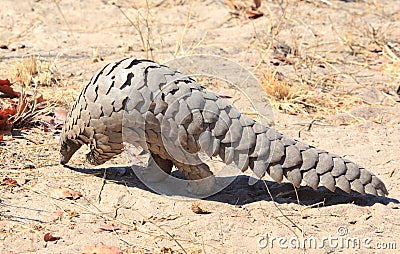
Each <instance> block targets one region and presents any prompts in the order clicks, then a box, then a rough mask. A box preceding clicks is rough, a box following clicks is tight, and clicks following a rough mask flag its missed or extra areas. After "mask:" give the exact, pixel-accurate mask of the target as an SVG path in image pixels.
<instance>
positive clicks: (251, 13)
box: [246, 8, 264, 19]
mask: <svg viewBox="0 0 400 254" xmlns="http://www.w3.org/2000/svg"><path fill="white" fill-rule="evenodd" d="M246 14H247V17H248V18H249V19H256V18H259V17H262V16H264V13H263V12H262V11H260V10H256V9H254V8H248V9H246Z"/></svg>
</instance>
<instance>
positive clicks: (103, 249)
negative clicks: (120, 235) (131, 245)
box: [79, 243, 123, 254]
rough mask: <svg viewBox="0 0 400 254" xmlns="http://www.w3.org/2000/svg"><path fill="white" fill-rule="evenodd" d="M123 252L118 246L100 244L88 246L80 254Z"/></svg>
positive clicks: (117, 253) (115, 253) (120, 253)
mask: <svg viewBox="0 0 400 254" xmlns="http://www.w3.org/2000/svg"><path fill="white" fill-rule="evenodd" d="M122 253H123V252H122V251H121V249H120V248H118V247H116V246H107V245H105V244H104V243H100V244H98V245H97V244H95V245H92V246H86V247H84V248H83V249H82V250H81V251H79V254H122Z"/></svg>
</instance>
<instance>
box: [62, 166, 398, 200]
mask: <svg viewBox="0 0 400 254" xmlns="http://www.w3.org/2000/svg"><path fill="white" fill-rule="evenodd" d="M65 167H67V168H69V169H71V170H74V171H76V172H80V173H84V174H92V175H96V176H103V174H104V170H106V169H105V168H96V169H93V168H75V167H71V166H65ZM134 167H138V166H134ZM121 172H122V173H121ZM100 173H101V174H100ZM172 175H173V176H175V177H177V178H182V175H181V174H180V172H179V171H173V172H172ZM224 178H226V177H224ZM229 178H234V179H225V180H230V181H232V182H231V183H230V184H229V185H228V186H227V187H226V188H224V189H222V190H221V191H219V192H218V193H216V194H214V195H212V196H209V197H207V198H205V200H212V201H217V202H223V203H228V204H231V205H245V204H249V203H253V202H257V201H262V200H264V201H272V198H271V196H270V195H269V193H268V190H267V186H268V189H269V190H270V192H271V194H272V197H273V200H274V201H275V202H277V203H280V204H283V203H286V204H288V203H296V204H298V203H299V201H300V204H301V205H304V206H313V207H321V206H332V205H338V204H348V203H352V204H355V205H358V206H372V205H374V204H375V203H381V204H384V205H387V204H389V203H391V202H392V203H396V204H398V203H400V202H399V200H397V199H393V198H390V197H382V196H381V197H375V196H373V195H361V194H359V193H356V192H351V193H350V194H347V193H345V192H343V191H342V190H340V189H337V190H336V192H334V193H333V192H330V191H329V190H328V189H326V188H324V187H319V188H318V189H317V190H313V189H312V188H310V187H307V186H304V187H300V188H299V189H298V190H297V195H298V197H299V201H298V200H297V195H296V192H295V191H294V188H293V185H292V184H290V183H281V184H278V183H275V182H272V181H267V180H263V181H260V180H259V181H257V182H256V183H255V184H254V185H249V178H250V177H249V176H247V175H239V176H235V177H234V176H231V177H229ZM106 180H111V181H113V182H114V183H117V184H124V185H127V186H129V187H136V188H140V189H143V190H146V191H149V192H152V193H156V192H155V191H153V190H152V189H150V188H149V187H147V186H146V185H145V184H144V183H143V182H142V181H141V180H140V179H139V178H138V177H137V176H136V174H135V173H134V172H133V170H132V168H131V167H129V166H126V167H124V166H122V167H121V166H120V167H108V168H107V172H106Z"/></svg>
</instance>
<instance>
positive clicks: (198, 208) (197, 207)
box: [192, 203, 210, 214]
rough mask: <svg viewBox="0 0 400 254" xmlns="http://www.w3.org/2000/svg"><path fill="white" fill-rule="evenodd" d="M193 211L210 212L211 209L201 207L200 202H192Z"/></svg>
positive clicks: (197, 212)
mask: <svg viewBox="0 0 400 254" xmlns="http://www.w3.org/2000/svg"><path fill="white" fill-rule="evenodd" d="M192 211H193V212H194V213H196V214H210V212H209V211H207V210H206V209H204V208H201V207H200V206H199V204H198V203H193V204H192Z"/></svg>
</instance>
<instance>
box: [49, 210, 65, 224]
mask: <svg viewBox="0 0 400 254" xmlns="http://www.w3.org/2000/svg"><path fill="white" fill-rule="evenodd" d="M62 217H63V211H57V212H54V213H52V214H50V216H49V217H48V220H49V221H53V222H54V221H57V220H59V219H61V218H62Z"/></svg>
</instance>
